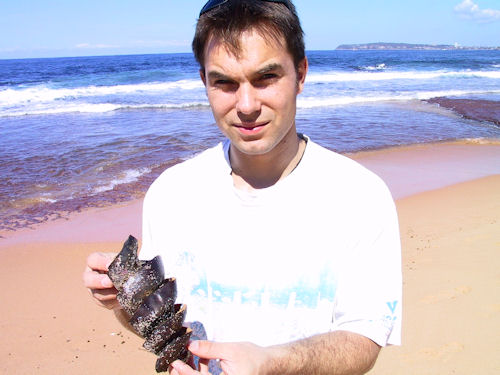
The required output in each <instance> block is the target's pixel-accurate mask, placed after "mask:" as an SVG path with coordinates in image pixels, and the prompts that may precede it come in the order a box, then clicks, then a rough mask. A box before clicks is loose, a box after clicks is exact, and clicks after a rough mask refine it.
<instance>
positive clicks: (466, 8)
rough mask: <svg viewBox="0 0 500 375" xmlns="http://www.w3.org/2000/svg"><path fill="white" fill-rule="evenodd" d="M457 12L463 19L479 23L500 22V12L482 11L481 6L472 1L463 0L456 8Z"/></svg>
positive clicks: (492, 10) (493, 10)
mask: <svg viewBox="0 0 500 375" xmlns="http://www.w3.org/2000/svg"><path fill="white" fill-rule="evenodd" d="M454 9H455V12H456V13H458V14H459V15H460V16H461V17H463V18H467V19H473V20H477V21H479V22H494V21H500V10H496V9H480V8H479V5H477V4H476V3H474V2H473V1H472V0H463V1H462V2H461V3H460V4H458V5H456V6H455V8H454Z"/></svg>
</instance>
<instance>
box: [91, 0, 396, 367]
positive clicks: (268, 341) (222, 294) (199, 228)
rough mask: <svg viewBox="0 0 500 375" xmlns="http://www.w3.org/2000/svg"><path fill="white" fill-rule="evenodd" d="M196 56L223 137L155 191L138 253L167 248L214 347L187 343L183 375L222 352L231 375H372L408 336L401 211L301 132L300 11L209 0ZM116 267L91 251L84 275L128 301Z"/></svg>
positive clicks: (368, 179)
mask: <svg viewBox="0 0 500 375" xmlns="http://www.w3.org/2000/svg"><path fill="white" fill-rule="evenodd" d="M193 51H194V53H195V57H196V58H197V60H198V62H199V63H200V76H201V79H202V81H203V83H204V84H205V87H206V92H207V96H208V99H209V102H210V105H211V108H212V111H213V114H214V117H215V121H216V123H217V126H218V127H219V128H220V130H221V131H222V132H223V133H224V135H225V136H226V137H227V141H226V142H224V143H222V144H220V145H218V146H216V147H214V148H212V149H209V150H207V151H205V152H203V153H202V154H200V155H198V156H196V157H194V158H193V159H190V160H188V161H186V162H184V163H182V164H179V165H176V166H174V167H172V168H170V169H168V170H167V171H165V172H164V173H163V174H162V175H161V176H160V177H159V178H158V179H157V180H156V181H155V182H154V183H153V184H152V186H151V187H150V189H149V190H148V193H147V194H146V197H145V200H144V211H143V244H142V248H141V252H140V256H141V258H143V259H149V258H152V257H153V256H155V255H157V254H160V255H161V256H162V259H163V263H164V265H165V271H166V274H167V275H171V276H175V277H177V283H178V287H179V294H178V301H180V302H182V303H186V304H187V305H188V316H187V318H186V321H190V322H193V321H197V322H199V324H201V325H202V326H203V327H204V328H205V330H206V332H207V335H208V339H209V340H211V341H205V340H200V341H193V342H192V343H191V344H190V346H189V350H190V351H191V352H192V353H193V354H195V355H197V356H199V357H200V358H201V360H200V367H199V369H192V368H191V367H189V366H187V365H185V364H183V363H182V362H180V361H176V362H174V364H173V365H172V367H173V368H172V371H171V372H172V373H173V374H197V373H205V374H206V373H209V372H208V371H209V370H208V366H207V363H208V360H213V359H216V360H218V361H219V364H220V367H221V368H222V370H223V371H224V373H225V374H228V375H231V374H235V375H236V374H237V375H242V374H332V373H334V374H362V373H365V372H366V371H368V370H369V369H370V368H371V367H372V366H373V365H374V363H375V360H376V358H377V355H378V353H379V350H380V347H381V346H385V345H387V344H399V342H400V329H401V269H400V242H399V233H398V222H397V216H396V211H395V207H394V203H393V201H392V198H391V196H390V193H389V192H388V190H387V188H386V186H385V184H384V183H383V182H382V181H381V180H380V179H379V178H378V177H376V176H375V175H374V174H372V173H371V172H369V171H367V170H366V169H364V168H363V167H361V166H360V165H358V164H357V163H355V162H354V161H352V160H350V159H347V158H345V157H343V156H341V155H338V154H335V153H333V152H331V151H328V150H326V149H323V148H322V147H320V146H318V145H317V144H315V143H314V142H312V141H311V140H309V139H308V138H307V137H306V136H304V135H301V134H298V133H297V131H296V127H295V112H296V97H297V95H298V94H299V93H300V92H301V91H302V88H303V86H304V82H305V77H306V74H307V69H308V64H307V59H306V57H305V54H304V43H303V33H302V29H301V27H300V23H299V20H298V17H297V15H296V11H295V8H294V6H293V4H292V3H291V2H290V1H288V0H274V1H271V0H253V1H252V0H240V1H238V0H220V1H217V0H216V1H209V2H208V3H207V4H206V5H205V7H204V8H203V9H202V11H201V13H200V18H199V20H198V24H197V30H196V35H195V38H194V40H193ZM109 261H110V260H109V258H106V257H105V256H104V255H99V254H92V255H91V256H90V257H89V259H88V262H87V263H88V264H87V265H88V268H87V271H86V272H85V274H84V281H85V285H86V286H87V287H88V288H90V289H92V291H93V294H94V297H95V298H96V299H97V300H98V301H99V302H100V303H101V304H103V305H106V306H108V307H116V299H115V294H114V293H115V291H114V290H113V289H112V284H111V282H110V281H109V279H108V278H107V276H105V275H103V274H100V273H99V271H102V270H106V268H107V265H108V263H109ZM120 314H121V313H118V315H120ZM198 371H199V372H198ZM210 371H212V370H210Z"/></svg>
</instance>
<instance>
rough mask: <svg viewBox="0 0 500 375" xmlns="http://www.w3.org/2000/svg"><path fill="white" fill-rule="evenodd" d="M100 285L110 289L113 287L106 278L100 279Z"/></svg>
mask: <svg viewBox="0 0 500 375" xmlns="http://www.w3.org/2000/svg"><path fill="white" fill-rule="evenodd" d="M101 285H102V286H103V287H105V288H111V287H112V286H113V282H112V281H111V280H110V278H109V277H107V276H106V277H103V278H102V279H101Z"/></svg>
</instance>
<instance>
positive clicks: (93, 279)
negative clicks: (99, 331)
mask: <svg viewBox="0 0 500 375" xmlns="http://www.w3.org/2000/svg"><path fill="white" fill-rule="evenodd" d="M115 257H116V253H92V254H90V255H89V256H88V258H87V266H86V267H85V271H84V272H83V285H84V286H85V287H86V288H87V289H88V290H89V291H90V293H91V294H92V297H94V300H95V302H96V303H97V304H98V305H99V306H102V307H106V308H108V309H115V308H119V307H120V305H119V304H118V301H117V299H116V294H117V293H118V291H117V290H116V289H115V287H114V286H113V282H112V281H111V279H110V278H109V277H108V274H107V271H108V267H109V265H110V264H111V262H112V261H113V259H114V258H115Z"/></svg>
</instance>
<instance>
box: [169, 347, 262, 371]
mask: <svg viewBox="0 0 500 375" xmlns="http://www.w3.org/2000/svg"><path fill="white" fill-rule="evenodd" d="M188 349H189V351H190V352H191V353H193V354H194V355H196V356H198V357H200V365H199V370H193V369H192V368H191V367H190V366H188V365H187V364H185V363H183V362H181V361H175V362H174V363H172V371H171V372H170V374H172V375H197V374H203V375H209V374H210V373H209V371H208V365H207V363H208V360H210V359H218V360H220V366H221V368H222V371H223V372H224V374H225V375H247V374H248V375H255V374H259V373H261V371H262V368H263V366H264V365H265V363H266V362H267V361H268V359H269V353H268V349H266V348H263V347H261V346H258V345H255V344H252V343H246V342H242V343H218V342H212V341H203V340H200V341H192V342H191V343H190V344H189V347H188Z"/></svg>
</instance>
